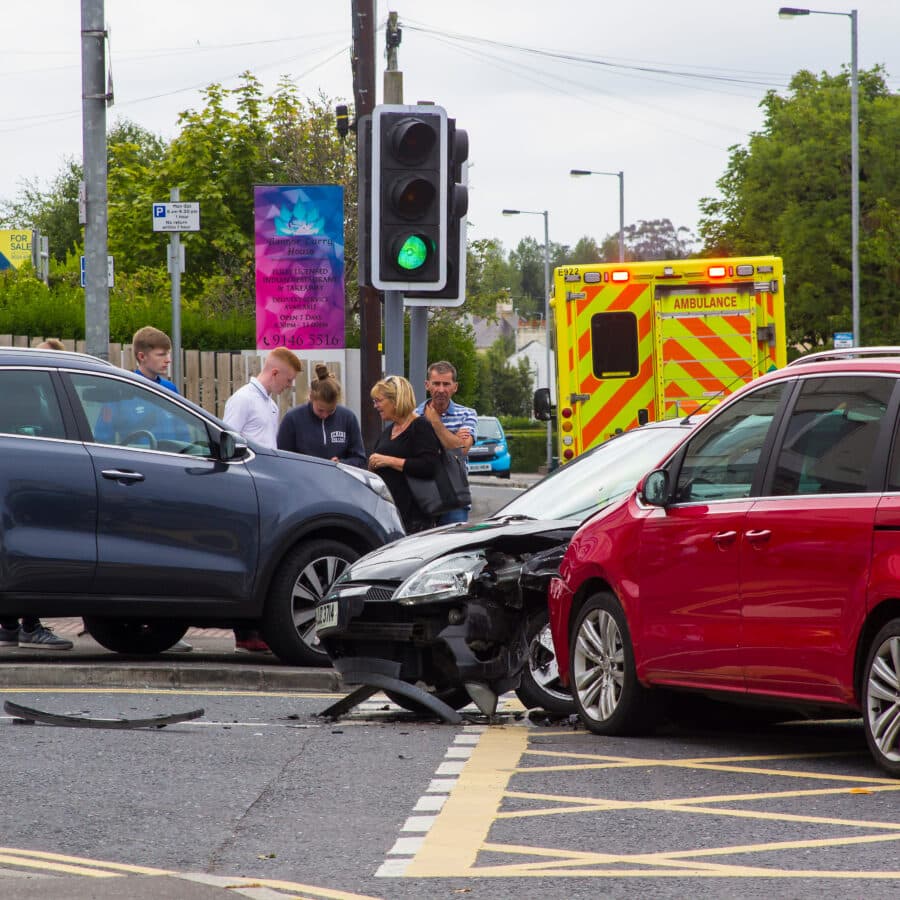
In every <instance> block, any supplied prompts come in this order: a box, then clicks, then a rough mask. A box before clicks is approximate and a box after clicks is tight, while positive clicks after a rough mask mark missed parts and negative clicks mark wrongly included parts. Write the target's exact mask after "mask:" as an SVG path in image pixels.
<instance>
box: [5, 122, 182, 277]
mask: <svg viewBox="0 0 900 900" xmlns="http://www.w3.org/2000/svg"><path fill="white" fill-rule="evenodd" d="M106 145H107V157H108V159H107V170H108V182H109V183H110V184H116V183H117V182H118V181H121V180H126V181H127V179H129V178H132V177H133V175H134V170H135V168H136V167H138V166H140V167H143V169H144V170H149V169H152V168H153V167H155V166H157V165H158V164H159V162H160V160H161V158H162V155H163V151H164V148H165V144H164V142H163V140H162V138H160V137H158V136H157V135H154V134H152V133H151V132H149V131H147V130H146V129H144V128H142V127H141V126H140V125H136V124H135V123H134V122H131V121H129V120H128V119H120V120H118V121H117V122H116V123H115V124H114V125H113V126H112V128H110V130H109V133H108V135H107V138H106ZM83 179H84V168H83V166H82V165H81V163H80V162H78V161H76V160H75V159H71V158H70V159H68V160H66V162H65V163H64V165H63V168H62V170H61V171H60V172H59V173H58V174H57V175H56V176H55V177H54V178H53V180H52V181H51V182H50V185H49V186H48V187H46V188H44V187H42V186H41V184H40V181H38V180H30V181H26V182H25V183H24V185H23V186H22V188H21V189H20V191H19V193H18V195H17V196H16V197H15V199H13V200H8V201H4V202H3V203H0V220H2V221H3V222H4V223H5V224H6V225H7V226H8V227H11V228H37V229H39V230H40V232H41V233H42V234H44V235H46V236H47V237H48V238H49V244H50V256H51V257H52V258H53V259H55V260H56V261H57V262H60V263H63V262H65V261H66V258H67V257H68V256H70V255H72V254H75V253H80V252H81V247H82V244H83V235H82V230H81V225H80V224H79V222H78V193H79V186H80V184H81V182H82V180H83ZM155 199H157V200H158V199H159V197H157V198H155ZM147 209H149V206H148V207H147ZM113 210H114V203H113V201H111V202H110V215H112V214H113ZM147 218H148V217H147V216H145V219H144V229H143V230H144V231H147V225H146V222H147ZM111 230H112V229H111ZM111 252H112V251H111ZM116 262H117V268H118V267H119V266H122V267H124V268H125V269H126V270H127V268H128V262H127V256H126V255H121V256H119V257H117V259H116Z"/></svg>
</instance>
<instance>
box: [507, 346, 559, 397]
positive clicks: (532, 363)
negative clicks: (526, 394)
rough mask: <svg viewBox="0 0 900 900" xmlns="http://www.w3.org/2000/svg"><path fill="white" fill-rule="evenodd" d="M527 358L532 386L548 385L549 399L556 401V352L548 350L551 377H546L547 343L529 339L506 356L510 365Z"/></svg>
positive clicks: (515, 364)
mask: <svg viewBox="0 0 900 900" xmlns="http://www.w3.org/2000/svg"><path fill="white" fill-rule="evenodd" d="M521 359H526V360H528V368H529V369H531V373H532V388H539V387H548V386H549V387H550V400H551V402H552V403H554V404H555V403H556V377H555V375H554V374H553V373H555V372H556V354H555V353H554V352H553V350H551V351H550V372H551V377H550V378H549V379H548V378H547V345H546V344H545V343H544V342H543V341H539V340H533V341H529V342H528V343H527V344H526V345H525V346H524V347H522V348H520V349H519V350H516V352H515V353H513V354H512V356H509V357H507V360H506V361H507V362H508V363H509V364H510V365H511V366H518V365H519V360H521Z"/></svg>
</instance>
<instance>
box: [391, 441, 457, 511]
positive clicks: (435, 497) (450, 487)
mask: <svg viewBox="0 0 900 900" xmlns="http://www.w3.org/2000/svg"><path fill="white" fill-rule="evenodd" d="M406 481H407V483H408V484H409V490H410V493H411V494H412V495H413V500H415V501H416V506H418V507H419V509H420V510H422V512H423V513H425V515H426V516H429V517H435V516H439V515H441V514H442V513H445V512H450V510H451V509H462V508H463V507H467V506H471V505H472V492H471V490H470V489H469V476H468V473H467V472H466V460H465V456H464V455H463V452H462V449H461V448H458V449H454V450H447V449H446V448H445V447H441V455H440V463H439V465H438V467H437V469H436V470H435V473H434V478H416V477H415V476H414V475H407V476H406Z"/></svg>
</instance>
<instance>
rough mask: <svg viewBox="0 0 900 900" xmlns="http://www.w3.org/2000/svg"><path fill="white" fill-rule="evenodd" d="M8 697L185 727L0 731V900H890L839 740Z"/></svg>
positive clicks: (894, 874) (224, 698)
mask: <svg viewBox="0 0 900 900" xmlns="http://www.w3.org/2000/svg"><path fill="white" fill-rule="evenodd" d="M6 695H7V696H10V692H8V691H7V692H6ZM12 696H13V697H14V699H15V700H16V701H17V702H20V703H22V704H24V705H27V706H36V707H40V708H43V709H50V710H53V711H56V712H66V713H73V714H76V715H91V716H95V717H104V718H115V717H119V716H126V717H128V716H136V715H140V716H146V715H152V714H159V713H163V712H175V711H185V710H188V709H193V708H196V707H199V706H202V707H203V708H205V714H204V716H203V718H201V719H199V720H197V721H194V722H186V723H183V724H180V725H175V726H171V727H168V728H165V729H162V730H159V729H153V730H143V731H112V730H87V729H75V728H62V727H51V726H46V725H40V724H36V725H16V724H13V722H12V721H11V720H10V719H9V718H2V719H0V741H2V745H3V748H4V758H5V760H6V764H7V768H8V770H9V771H10V772H16V773H18V776H19V777H18V778H17V779H9V780H8V782H7V785H6V802H5V803H4V804H2V805H0V828H2V830H3V834H4V844H5V847H4V848H3V849H2V850H0V896H3V897H14V898H19V897H22V898H40V900H49V898H54V900H55V898H58V897H66V898H71V900H79V898H88V897H90V898H97V900H100V898H110V897H117V898H118V897H128V898H135V900H146V898H154V900H157V898H172V897H178V898H181V897H186V898H192V897H198V898H204V897H209V898H218V900H224V898H225V897H231V898H234V897H235V896H241V895H242V896H248V897H255V898H257V900H263V898H265V900H275V898H280V897H295V898H296V897H304V898H331V900H345V898H360V897H362V898H372V897H377V898H383V900H406V898H410V900H412V898H421V897H451V896H459V895H471V896H473V897H478V898H482V900H495V898H496V900H500V898H504V900H505V898H510V897H520V896H525V895H527V896H540V897H541V898H548V900H557V898H559V900H571V898H595V897H597V896H603V897H629V898H631V897H642V898H643V897H652V898H664V900H669V898H671V900H676V898H678V900H681V898H684V897H696V898H723V897H741V898H756V897H759V898H766V900H770V898H772V897H776V898H777V897H791V898H803V900H806V898H810V900H812V898H816V900H818V898H820V897H821V895H822V893H823V892H833V893H839V894H840V895H841V896H846V897H866V898H867V900H868V898H876V900H878V898H888V897H894V896H896V892H897V888H898V886H900V859H898V854H897V840H898V837H900V822H898V815H897V808H898V806H897V792H898V791H900V781H896V780H891V779H888V778H885V777H884V776H883V775H882V774H881V773H880V772H879V770H877V769H876V768H875V767H874V765H873V763H872V762H871V760H870V759H869V757H868V754H867V752H866V748H865V741H864V739H863V735H862V730H861V727H860V725H859V723H858V722H850V723H816V724H809V723H805V724H792V725H782V726H778V727H774V728H769V729H763V728H758V727H744V728H731V729H729V728H724V727H721V726H718V727H717V726H716V723H714V722H712V721H708V722H705V723H701V724H699V725H698V724H694V725H691V726H689V725H686V726H683V727H679V726H665V727H664V729H663V730H662V731H661V732H660V733H658V734H656V735H652V736H648V737H645V738H631V739H625V738H620V739H599V738H597V737H595V736H592V735H590V734H587V733H586V732H584V731H583V730H581V729H580V728H575V727H572V726H571V725H570V724H568V723H566V722H563V723H548V722H546V721H544V722H543V724H541V720H540V719H539V720H538V722H537V723H534V722H531V723H530V722H529V720H528V719H527V718H526V717H525V716H524V715H523V714H522V713H521V712H520V711H519V712H517V711H516V704H515V702H514V701H508V702H507V703H506V705H505V707H504V711H503V715H502V717H501V720H500V721H498V722H497V723H496V724H493V725H490V726H487V725H486V724H485V723H483V721H477V720H476V721H474V722H473V723H471V724H468V725H465V726H448V725H442V724H438V723H434V722H429V721H424V720H421V719H416V718H415V717H413V716H411V715H410V714H407V713H403V712H401V711H399V710H398V709H397V708H396V707H393V706H391V705H390V704H389V703H388V702H387V701H386V700H384V699H383V698H373V699H372V700H371V701H369V702H368V703H367V704H366V705H365V706H364V707H362V708H358V709H356V710H354V711H353V713H351V714H350V715H348V716H346V717H344V718H342V719H341V720H339V721H336V722H332V721H327V720H324V721H323V720H322V719H320V718H317V717H316V716H315V715H314V713H316V712H318V711H321V710H322V709H323V708H324V706H325V705H327V704H328V703H330V702H331V700H332V699H333V696H329V695H317V694H314V693H294V694H288V693H284V694H276V693H240V694H237V693H228V692H186V691H175V692H159V691H147V692H141V691H126V692H120V693H109V692H103V691H101V692H96V693H89V692H78V691H75V692H71V693H68V692H63V691H52V690H50V691H45V692H29V691H21V692H14V693H13V694H12ZM476 719H477V717H476ZM226 885H227V886H228V887H226Z"/></svg>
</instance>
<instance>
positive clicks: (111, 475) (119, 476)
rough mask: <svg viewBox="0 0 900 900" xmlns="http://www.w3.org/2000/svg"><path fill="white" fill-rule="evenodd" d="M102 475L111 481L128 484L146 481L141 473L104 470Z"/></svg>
mask: <svg viewBox="0 0 900 900" xmlns="http://www.w3.org/2000/svg"><path fill="white" fill-rule="evenodd" d="M100 474H101V475H102V476H103V477H104V478H108V479H109V480H110V481H121V482H123V483H126V484H130V483H131V482H133V481H143V480H144V476H143V475H142V474H141V473H140V472H123V471H122V470H121V469H103V470H102V471H101V472H100Z"/></svg>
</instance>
